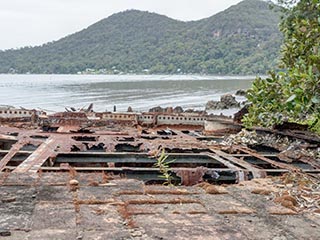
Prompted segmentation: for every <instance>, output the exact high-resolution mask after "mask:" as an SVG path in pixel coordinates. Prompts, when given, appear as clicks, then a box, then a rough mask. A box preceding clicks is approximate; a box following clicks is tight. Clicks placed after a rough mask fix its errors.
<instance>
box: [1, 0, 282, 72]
mask: <svg viewBox="0 0 320 240" xmlns="http://www.w3.org/2000/svg"><path fill="white" fill-rule="evenodd" d="M279 16H280V14H279V13H278V12H276V11H273V10H270V9H269V4H268V3H266V2H264V1H260V0H245V1H243V2H241V3H239V4H237V5H235V6H232V7H230V8H229V9H227V10H225V11H223V12H221V13H219V14H216V15H214V16H212V17H209V18H206V19H202V20H199V21H191V22H182V21H177V20H174V19H170V18H168V17H166V16H162V15H158V14H155V13H148V12H141V11H137V10H129V11H125V12H121V13H118V14H114V15H112V16H110V17H109V18H107V19H104V20H102V21H100V22H98V23H96V24H94V25H92V26H90V27H88V28H87V29H84V30H83V31H81V32H78V33H75V34H72V35H70V36H67V37H65V38H63V39H61V40H59V41H56V42H51V43H48V44H45V45H43V46H39V47H33V48H31V47H26V48H22V49H19V50H7V51H2V52H1V51H0V72H1V73H9V72H15V73H27V72H30V73H78V72H87V73H112V74H114V73H115V74H117V73H121V72H123V73H153V74H158V73H166V74H174V73H175V74H179V73H180V74H182V73H202V74H258V73H260V74H265V73H266V72H267V70H268V69H270V68H273V67H275V66H276V64H277V56H278V51H279V48H280V44H281V40H282V38H281V33H280V31H279V30H278V23H279Z"/></svg>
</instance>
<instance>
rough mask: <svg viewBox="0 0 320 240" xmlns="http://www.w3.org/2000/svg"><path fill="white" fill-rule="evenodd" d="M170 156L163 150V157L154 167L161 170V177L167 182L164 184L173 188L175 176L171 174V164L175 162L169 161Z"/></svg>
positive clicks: (158, 159) (160, 157)
mask: <svg viewBox="0 0 320 240" xmlns="http://www.w3.org/2000/svg"><path fill="white" fill-rule="evenodd" d="M168 156H169V155H167V154H166V153H165V150H164V149H162V151H161V155H160V156H159V157H158V158H157V162H156V163H155V164H154V167H156V168H159V171H160V173H161V174H162V175H161V176H160V177H161V178H163V179H164V180H165V183H164V184H165V185H169V186H171V185H173V184H172V180H173V176H172V174H171V172H170V164H171V163H173V162H174V161H175V160H170V161H168Z"/></svg>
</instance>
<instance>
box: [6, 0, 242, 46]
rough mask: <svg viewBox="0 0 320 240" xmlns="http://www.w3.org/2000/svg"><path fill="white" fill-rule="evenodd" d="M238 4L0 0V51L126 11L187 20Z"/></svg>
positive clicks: (223, 0) (216, 0)
mask: <svg viewBox="0 0 320 240" xmlns="http://www.w3.org/2000/svg"><path fill="white" fill-rule="evenodd" d="M240 1H241V0H0V32H1V37H0V49H2V50H4V49H9V48H18V47H23V46H35V45H41V44H43V43H46V42H49V41H53V40H58V39H60V38H62V37H64V36H66V35H69V34H71V33H74V32H77V31H80V30H82V29H83V28H86V27H88V26H89V25H91V24H93V23H95V22H97V21H99V20H101V19H103V18H106V17H108V16H110V15H112V14H113V13H117V12H120V11H124V10H127V9H139V10H147V11H150V12H156V13H160V14H164V15H167V16H169V17H171V18H174V19H179V20H184V21H189V20H198V19H201V18H206V17H209V16H212V15H214V14H215V13H218V12H220V11H222V10H224V9H226V8H228V7H230V6H231V5H234V4H237V3H238V2H240Z"/></svg>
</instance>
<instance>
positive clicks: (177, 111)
mask: <svg viewBox="0 0 320 240" xmlns="http://www.w3.org/2000/svg"><path fill="white" fill-rule="evenodd" d="M173 112H174V113H183V108H182V107H180V106H177V107H175V108H174V109H173Z"/></svg>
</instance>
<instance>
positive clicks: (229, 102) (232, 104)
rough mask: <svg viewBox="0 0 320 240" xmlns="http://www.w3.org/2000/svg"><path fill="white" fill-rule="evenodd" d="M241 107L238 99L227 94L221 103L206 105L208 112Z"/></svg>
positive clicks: (222, 97) (210, 102)
mask: <svg viewBox="0 0 320 240" xmlns="http://www.w3.org/2000/svg"><path fill="white" fill-rule="evenodd" d="M239 107H240V103H239V102H237V101H236V98H235V97H234V96H232V95H231V94H225V95H223V96H221V98H220V101H208V102H207V104H206V110H217V109H229V108H239Z"/></svg>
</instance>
